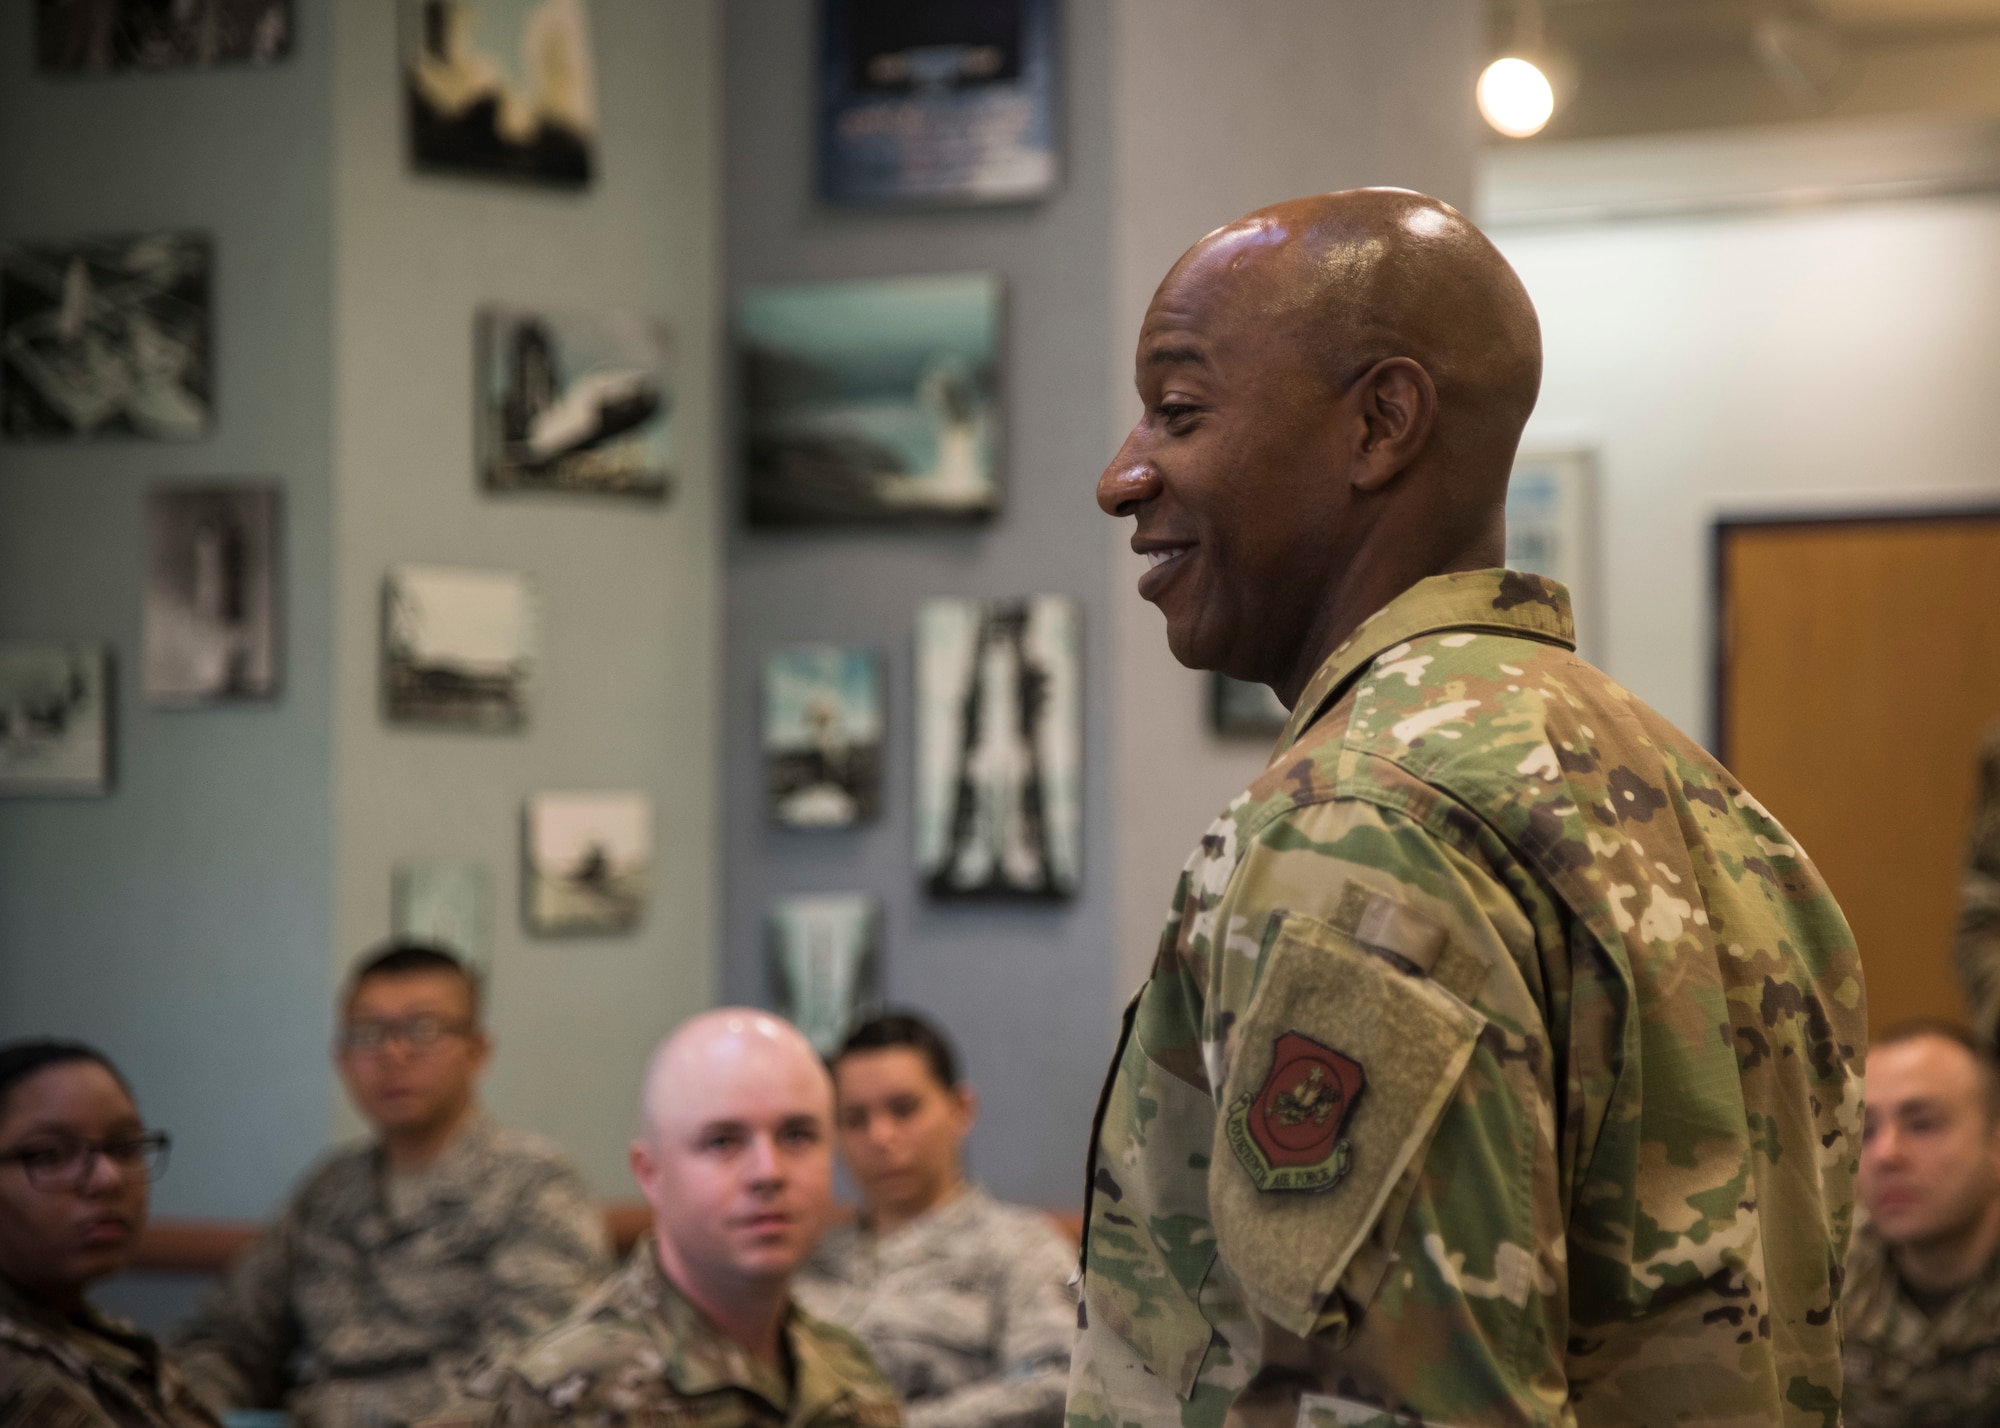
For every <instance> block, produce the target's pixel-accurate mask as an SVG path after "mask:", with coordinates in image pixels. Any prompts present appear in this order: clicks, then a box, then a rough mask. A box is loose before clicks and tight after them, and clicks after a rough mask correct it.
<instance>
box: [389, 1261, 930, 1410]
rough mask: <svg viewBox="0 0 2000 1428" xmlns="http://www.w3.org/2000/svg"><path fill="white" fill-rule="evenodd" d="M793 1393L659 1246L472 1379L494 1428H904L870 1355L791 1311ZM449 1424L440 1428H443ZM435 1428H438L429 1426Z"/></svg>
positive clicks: (788, 1339)
mask: <svg viewBox="0 0 2000 1428" xmlns="http://www.w3.org/2000/svg"><path fill="white" fill-rule="evenodd" d="M784 1333H785V1347H786V1350H787V1352H788V1354H789V1356H790V1358H791V1375H790V1382H789V1383H787V1381H786V1376H785V1375H784V1374H781V1373H779V1372H778V1371H777V1370H775V1369H773V1368H771V1367H770V1366H769V1365H767V1364H763V1363H759V1362H758V1361H757V1360H756V1359H754V1358H752V1357H751V1356H750V1355H749V1354H747V1353H745V1352H744V1351H743V1350H742V1349H741V1348H740V1347H738V1346H737V1345H736V1344H735V1343H734V1342H733V1341H732V1340H730V1339H728V1338H727V1337H725V1336H724V1335H723V1333H722V1331H721V1330H719V1329H717V1328H716V1327H715V1326H714V1324H712V1323H710V1322H709V1320H708V1319H707V1318H706V1317H705V1316H704V1315H703V1314H702V1313H701V1312H700V1311H699V1310H697V1309H696V1308H695V1307H694V1305H692V1304H690V1303H689V1302H688V1300H687V1297H686V1296H685V1295H683V1294H682V1293H681V1292H680V1290H678V1289H676V1288H675V1287H674V1284H673V1281H671V1280H669V1279H668V1278H667V1276H666V1274H665V1273H664V1272H663V1271H662V1270H661V1269H660V1262H659V1257H658V1255H657V1254H656V1253H655V1251H654V1249H653V1242H652V1241H651V1240H650V1239H645V1240H641V1241H640V1242H639V1246H638V1248H637V1249H636V1250H634V1251H633V1253H632V1257H631V1258H630V1259H629V1260H628V1261H627V1262H626V1264H625V1267H624V1268H623V1269H621V1270H619V1271H618V1272H617V1273H616V1274H614V1275H613V1276H611V1278H610V1279H608V1280H606V1281H605V1282H604V1284H603V1285H602V1286H600V1287H599V1288H598V1290H597V1291H596V1292H595V1293H594V1294H592V1295H591V1296H590V1297H589V1298H588V1299H586V1300H585V1301H584V1302H583V1303H582V1304H579V1305H578V1306H577V1308H576V1311H575V1312H574V1313H572V1314H571V1315H570V1316H569V1318H567V1319H565V1320H564V1321H563V1322H562V1323H560V1324H558V1325H557V1326H556V1327H555V1328H553V1329H551V1330H549V1331H548V1332H547V1333H545V1334H543V1335H542V1336H541V1337H540V1338H538V1339H536V1340H535V1341H534V1342H533V1343H531V1344H529V1345H528V1346H527V1347H526V1348H524V1349H522V1350H521V1351H520V1352H519V1353H518V1354H516V1355H515V1356H513V1357H512V1358H511V1359H510V1360H508V1361H507V1362H505V1363H502V1364H501V1365H499V1366H498V1367H497V1368H495V1369H491V1370H485V1371H482V1372H479V1373H477V1374H475V1375H473V1377H472V1379H471V1381H470V1383H469V1385H468V1387H469V1389H470V1393H471V1395H472V1397H473V1398H475V1399H484V1400H486V1401H487V1402H488V1403H489V1404H490V1408H489V1410H488V1412H487V1414H486V1415H485V1416H484V1417H483V1418H473V1417H469V1416H460V1417H457V1418H454V1419H452V1420H449V1421H451V1422H453V1423H457V1422H467V1421H471V1422H484V1423H487V1424H492V1425H495V1428H522V1425H539V1424H577V1425H588V1428H898V1425H900V1424H901V1422H902V1413H901V1410H900V1409H899V1408H898V1407H897V1405H896V1395H895V1393H894V1391H893V1390H891V1389H890V1387H889V1385H888V1384H887V1383H885V1382H884V1381H883V1379H882V1375H881V1374H880V1373H878V1372H877V1371H876V1369H875V1365H874V1363H873V1362H871V1361H870V1360H869V1357H868V1351H867V1350H866V1349H864V1348H863V1347H862V1346H861V1341H860V1340H858V1339H856V1338H855V1337H854V1336H853V1335H852V1334H849V1333H848V1332H847V1331H846V1330H844V1329H837V1328H835V1327H834V1326H833V1325H831V1324H827V1323H824V1322H822V1321H821V1320H819V1319H816V1318H814V1317H813V1316H812V1315H810V1314H808V1313H806V1312H804V1311H803V1310H801V1309H799V1308H797V1307H796V1306H794V1307H793V1309H792V1310H791V1313H790V1316H789V1317H788V1319H787V1320H786V1324H785V1331H784ZM446 1422H447V1420H445V1419H443V1418H440V1419H439V1420H437V1424H436V1428H444V1425H445V1423H446ZM427 1428H429V1425H427Z"/></svg>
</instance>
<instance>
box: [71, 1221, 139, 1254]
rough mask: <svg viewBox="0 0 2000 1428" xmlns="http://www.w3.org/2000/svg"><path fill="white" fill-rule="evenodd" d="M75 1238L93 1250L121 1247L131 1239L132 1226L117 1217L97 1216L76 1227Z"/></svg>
mask: <svg viewBox="0 0 2000 1428" xmlns="http://www.w3.org/2000/svg"><path fill="white" fill-rule="evenodd" d="M77 1237H78V1238H79V1239H81V1240H82V1241H83V1242H84V1243H85V1244H86V1245H89V1246H90V1247H91V1248H93V1249H99V1248H103V1247H104V1246H107V1245H122V1244H124V1243H125V1242H126V1241H127V1240H129V1239H131V1238H132V1224H131V1222H130V1221H129V1220H125V1219H121V1218H120V1217H119V1216H117V1215H99V1216H96V1217H95V1218H92V1219H88V1220H85V1221H84V1222H83V1223H82V1224H81V1225H79V1226H77Z"/></svg>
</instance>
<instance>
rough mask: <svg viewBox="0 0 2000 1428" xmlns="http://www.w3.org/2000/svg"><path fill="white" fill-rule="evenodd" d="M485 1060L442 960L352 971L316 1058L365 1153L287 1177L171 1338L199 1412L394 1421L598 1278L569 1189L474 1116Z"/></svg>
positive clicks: (453, 975) (531, 1154) (462, 993)
mask: <svg viewBox="0 0 2000 1428" xmlns="http://www.w3.org/2000/svg"><path fill="white" fill-rule="evenodd" d="M491 1051H492V1046H491V1043H490V1041H489V1039H488V1037H487V1035H486V1032H485V1030H484V1029H483V1028H482V1026H481V1025H480V1019H479V986H478V982H477V980H476V978H475V976H474V974H473V973H472V972H471V971H470V969H468V968H467V967H466V966H465V965H464V964H463V963H461V962H460V961H459V960H458V959H457V958H456V957H454V956H452V955H451V954H450V953H448V952H445V951H444V950H442V949H440V948H436V947H431V946H426V945H422V944H416V943H398V944H393V945H391V946H389V947H387V948H385V949H383V950H381V951H378V952H376V953H375V954H373V955H372V956H370V957H369V958H368V959H367V960H366V961H365V962H363V963H362V965H361V966H360V967H359V968H358V969H357V970H356V971H355V973H354V976H353V978H352V979H351V981H350V982H349V984H348V991H347V996H346V1000H345V1003H344V1007H343V1011H342V1016H341V1024H340V1029H339V1032H338V1035H337V1037H336V1041H335V1048H334V1060H335V1065H336V1066H337V1067H338V1069H339V1071H340V1076H341V1080H342V1081H343V1083H344V1084H345V1085H346V1087H347V1092H348V1095H349V1096H350V1097H352V1098H353V1101H354V1104H355V1107H356V1108H357V1109H358V1110H359V1111H360V1112H361V1114H362V1116H363V1117H365V1118H366V1119H367V1121H368V1123H369V1125H370V1126H371V1127H372V1128H373V1130H374V1136H373V1138H372V1140H371V1141H369V1142H368V1143H366V1144H364V1145H360V1146H355V1147H350V1148H346V1149H342V1150H339V1151H336V1152H334V1153H333V1154H332V1155H331V1156H329V1157H328V1158H327V1159H326V1160H325V1161H324V1162H323V1163H322V1164H321V1165H320V1166H319V1167H318V1168H317V1169H315V1170H314V1171H313V1172H312V1173H311V1174H310V1175H308V1176H307V1177H306V1180H305V1182H304V1183H303V1184H302V1185H301V1186H300V1187H299V1189H298V1191H297V1192H296V1193H295V1194H294V1195H293V1197H292V1200H291V1203H290V1204H289V1205H287V1206H286V1208H285V1211H284V1213H283V1214H282V1215H281V1216H280V1217H279V1218H278V1220H277V1222H276V1223H275V1224H273V1225H272V1226H271V1227H270V1228H268V1229H267V1230H265V1231H264V1233H263V1234H261V1235H259V1236H258V1237H257V1239H256V1240H255V1241H254V1242H253V1243H252V1244H251V1246H250V1247H249V1248H248V1249H247V1250H246V1251H245V1252H244V1254H243V1256H242V1258H241V1259H240V1260H239V1261H238V1262H237V1263H236V1264H235V1265H234V1266H233V1267H232V1269H231V1271H230V1273H229V1276H228V1278H227V1280H226V1281H225V1282H224V1283H223V1284H222V1286H221V1287H220V1288H219V1289H217V1290H216V1291H215V1293H214V1294H212V1295H211V1296H210V1298H209V1300H208V1302H207V1304H206V1305H205V1306H204V1308H203V1312H202V1314H201V1315H200V1317H199V1318H198V1319H197V1320H196V1321H195V1322H194V1323H193V1324H192V1325H190V1326H189V1327H188V1328H187V1329H186V1330H185V1331H184V1332H183V1334H182V1335H181V1338H180V1340H179V1344H180V1356H181V1364H182V1368H183V1371H184V1372H185V1373H186V1375H187V1377H188V1379H189V1380H190V1381H191V1382H192V1383H193V1384H194V1385H195V1387H196V1389H197V1390H198V1391H200V1392H201V1393H202V1394H203V1395H204V1396H205V1397H206V1398H207V1399H208V1400H209V1401H210V1402H211V1403H213V1404H214V1405H215V1406H216V1407H217V1408H219V1409H230V1408H289V1409H290V1410H291V1411H292V1412H293V1413H294V1414H295V1415H297V1416H299V1417H300V1418H301V1419H304V1420H305V1421H310V1422H322V1421H324V1422H334V1423H345V1422H359V1423H368V1424H371V1425H375V1424H380V1425H385V1428H386V1425H391V1424H400V1423H406V1422H408V1421H410V1420H411V1419H414V1418H417V1417H420V1416H422V1415H423V1414H426V1413H429V1412H432V1411H433V1410H435V1409H437V1408H438V1407H440V1406H441V1405H442V1404H444V1403H445V1402H446V1401H447V1400H448V1399H449V1397H450V1395H451V1391H452V1388H453V1386H454V1384H455V1382H456V1380H457V1378H458V1376H459V1375H460V1374H461V1373H462V1372H463V1371H464V1370H465V1369H466V1367H467V1366H468V1365H469V1364H470V1363H471V1362H472V1360H473V1359H475V1358H477V1357H478V1356H480V1355H481V1354H484V1353H487V1352H489V1351H494V1350H498V1349H501V1348H504V1347H505V1346H506V1345H508V1344H511V1343H513V1342H514V1341H517V1340H520V1339H525V1338H527V1337H528V1336H530V1335H532V1334H535V1333H537V1332H539V1331H540V1330H541V1329H543V1328H544V1327H546V1326H547V1325H549V1324H551V1323H553V1322H555V1321H556V1320H557V1319H560V1318H561V1317H562V1316H563V1315H564V1314H566V1313H568V1312H569V1310H570V1308H571V1307H572V1306H573V1305H574V1304H575V1303H576V1301H577V1300H578V1299H580V1298H581V1297H582V1296H583V1294H584V1293H585V1291H587V1290H588V1289H589V1288H590V1287H591V1286H592V1285H593V1284H595V1283H596V1282H597V1281H598V1280H599V1279H600V1278H602V1277H603V1275H604V1272H605V1271H606V1270H607V1269H608V1268H609V1264H610V1261H609V1251H608V1246H607V1244H606V1237H605V1231H604V1221H603V1217H602V1215H601V1214H600V1213H599V1211H598V1209H597V1207H596V1206H595V1205H594V1204H593V1203H592V1201H591V1197H590V1194H589V1192H588V1190H587V1189H586V1187H585V1185H584V1182H583V1179H582V1177H581V1176H579V1175H578V1174H577V1172H576V1171H575V1170H574V1169H573V1168H572V1167H571V1166H570V1164H569V1163H568V1161H567V1160H565V1159H564V1158H563V1156H562V1155H561V1153H560V1152H559V1151H558V1150H557V1149H556V1147H555V1146H553V1145H551V1144H550V1143H549V1142H547V1141H545V1140H542V1139H540V1138H538V1137H535V1136H530V1135H526V1134H523V1133H520V1132H517V1131H510V1130H506V1129H503V1128H501V1127H499V1126H496V1125H494V1124H493V1123H492V1122H491V1121H490V1120H488V1119H487V1118H486V1117H485V1115H484V1114H483V1113H482V1112H481V1110H480V1108H479V1103H478V1098H477V1095H476V1091H477V1085H478V1081H479V1078H480V1076H481V1075H482V1074H483V1073H484V1071H485V1069H486V1064H487V1061H488V1059H489V1057H490V1055H491Z"/></svg>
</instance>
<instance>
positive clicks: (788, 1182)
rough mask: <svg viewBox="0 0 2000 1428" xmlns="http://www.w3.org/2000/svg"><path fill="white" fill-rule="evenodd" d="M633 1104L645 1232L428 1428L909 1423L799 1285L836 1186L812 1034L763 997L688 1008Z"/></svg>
mask: <svg viewBox="0 0 2000 1428" xmlns="http://www.w3.org/2000/svg"><path fill="white" fill-rule="evenodd" d="M640 1116H641V1132H640V1135H639V1137H638V1139H636V1140H635V1141H634V1142H633V1145H632V1152H631V1158H632V1171H633V1178H634V1179H635V1180H637V1181H638V1184H639V1189H640V1192H641V1193H642V1194H643V1195H644V1196H645V1198H646V1202H647V1203H648V1204H649V1205H650V1206H651V1207H652V1210H653V1234H652V1236H651V1237H650V1238H648V1239H646V1240H643V1241H641V1242H640V1244H639V1246H638V1248H637V1249H636V1250H635V1251H634V1252H633V1254H632V1257H631V1259H630V1260H628V1261H627V1263H626V1265H625V1267H624V1268H623V1269H621V1270H620V1271H618V1273H616V1274H614V1275H613V1276H612V1277H611V1278H610V1279H609V1280H608V1281H606V1282H605V1284H604V1285H603V1286H601V1287H600V1288H599V1289H598V1290H597V1292H596V1293H594V1294H592V1295H591V1296H590V1298H589V1299H587V1300H585V1301H584V1302H583V1304H581V1305H580V1306H578V1308H577V1310H576V1312H575V1313H573V1314H572V1315H571V1316H570V1317H569V1318H568V1319H566V1320H564V1321H563V1322H562V1323H561V1324H558V1325H556V1326H555V1327H554V1328H553V1329H551V1330H549V1331H548V1332H547V1333H545V1334H543V1335H542V1336H541V1337H540V1338H538V1339H536V1340H535V1341H534V1342H533V1343H531V1344H529V1345H528V1346H527V1347H526V1348H525V1349H523V1350H522V1351H521V1352H519V1353H518V1354H515V1355H513V1356H511V1357H508V1358H505V1359H503V1360H502V1361H501V1362H499V1363H497V1364H494V1365H491V1366H489V1367H486V1368H484V1369H481V1370H479V1371H477V1372H475V1373H473V1374H472V1375H471V1376H470V1377H469V1378H468V1380H467V1390H468V1393H467V1396H466V1397H465V1398H464V1399H463V1400H462V1401H461V1402H460V1403H459V1404H457V1405H455V1407H454V1409H453V1410H452V1411H451V1412H450V1413H449V1414H440V1415H438V1416H437V1417H436V1418H435V1419H433V1420H431V1422H429V1423H427V1424H426V1425H425V1428H446V1425H458V1424H467V1423H486V1424H491V1425H495V1428H554V1425H558V1424H577V1425H580V1428H581V1425H588V1428H645V1425H661V1424H677V1425H700V1428H902V1422H903V1415H902V1409H901V1407H900V1406H899V1405H898V1404H897V1402H896V1395H895V1393H894V1392H893V1391H892V1390H891V1389H890V1387H889V1385H888V1384H887V1383H886V1382H884V1380H883V1378H882V1375H881V1374H880V1372H878V1371H877V1369H876V1367H875V1364H874V1362H873V1361H872V1360H871V1359H870V1358H869V1357H868V1351H867V1349H865V1348H863V1347H862V1345H861V1341H860V1340H859V1339H857V1338H855V1337H854V1336H853V1335H852V1334H849V1333H848V1332H847V1331H846V1330H844V1329H839V1328H836V1327H834V1326H833V1325H832V1324H828V1323H826V1322H824V1321H823V1320H820V1319H816V1318H814V1317H813V1316H812V1315H810V1314H808V1313H806V1312H805V1311H804V1310H802V1309H800V1308H799V1307H798V1305H797V1304H795V1303H794V1302H793V1301H792V1298H791V1281H792V1276H793V1274H794V1273H796V1272H797V1270H798V1267H799V1265H800V1263H801V1262H803V1261H804V1259H805V1257H806V1255H807V1254H809V1253H810V1252H811V1250H812V1247H813V1244H814V1243H815V1242H816V1241H817V1240H818V1238H819V1236H820V1233H821V1231H822V1230H824V1228H825V1226H826V1219H827V1213H828V1210H829V1209H830V1207H831V1203H832V1193H833V1084H832V1082H831V1080H830V1079H829V1078H828V1076H827V1072H826V1066H825V1064H824V1063H823V1062H821V1060H820V1059H819V1055H818V1053H816V1052H815V1051H814V1050H813V1049H812V1046H811V1044H810V1043H808V1042H807V1041H806V1039H805V1038H804V1037H803V1036H801V1035H800V1034H799V1032H798V1030H797V1028H795V1027H793V1026H791V1025H790V1024H789V1023H786V1022H783V1021H780V1020H778V1019H777V1018H776V1017H773V1016H771V1015H770V1014H769V1013H767V1012H759V1011H752V1010H750V1009H748V1008H744V1007H724V1008H721V1009H720V1010H718V1011H713V1012H706V1013H704V1014H703V1015H701V1016H698V1017H694V1018H692V1019H691V1020H689V1021H687V1022H684V1023H682V1025H681V1026H680V1028H679V1029H678V1030H676V1031H675V1032H674V1034H673V1035H672V1036H670V1037H668V1038H667V1040H666V1041H664V1042H663V1043H661V1045H660V1047H659V1049H658V1050H657V1051H656V1052H655V1053H654V1055H653V1060H652V1064H651V1065H650V1066H649V1067H648V1069H647V1074H646V1089H645V1093H644V1098H643V1106H642V1109H641V1113H640Z"/></svg>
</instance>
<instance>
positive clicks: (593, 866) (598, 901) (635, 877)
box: [524, 793, 653, 936]
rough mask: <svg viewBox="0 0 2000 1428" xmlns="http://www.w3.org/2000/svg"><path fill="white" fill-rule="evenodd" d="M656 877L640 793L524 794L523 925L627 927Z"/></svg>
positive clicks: (649, 814) (640, 913)
mask: <svg viewBox="0 0 2000 1428" xmlns="http://www.w3.org/2000/svg"><path fill="white" fill-rule="evenodd" d="M652 884H653V804H652V800H651V799H649V798H647V797H646V795H645V794H643V793H538V794H536V795H535V796H534V797H532V798H530V799H529V800H528V810H527V878H526V886H525V892H526V902H527V905H526V908H525V909H524V911H525V913H526V918H527V923H528V929H529V931H531V932H538V933H542V934H544V935H548V936H555V935H564V934H575V933H596V932H629V931H631V930H632V929H633V928H635V927H637V926H638V925H639V923H640V920H641V919H642V918H643V917H644V916H645V912H646V900H647V898H648V897H649V896H650V895H651V892H652Z"/></svg>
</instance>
